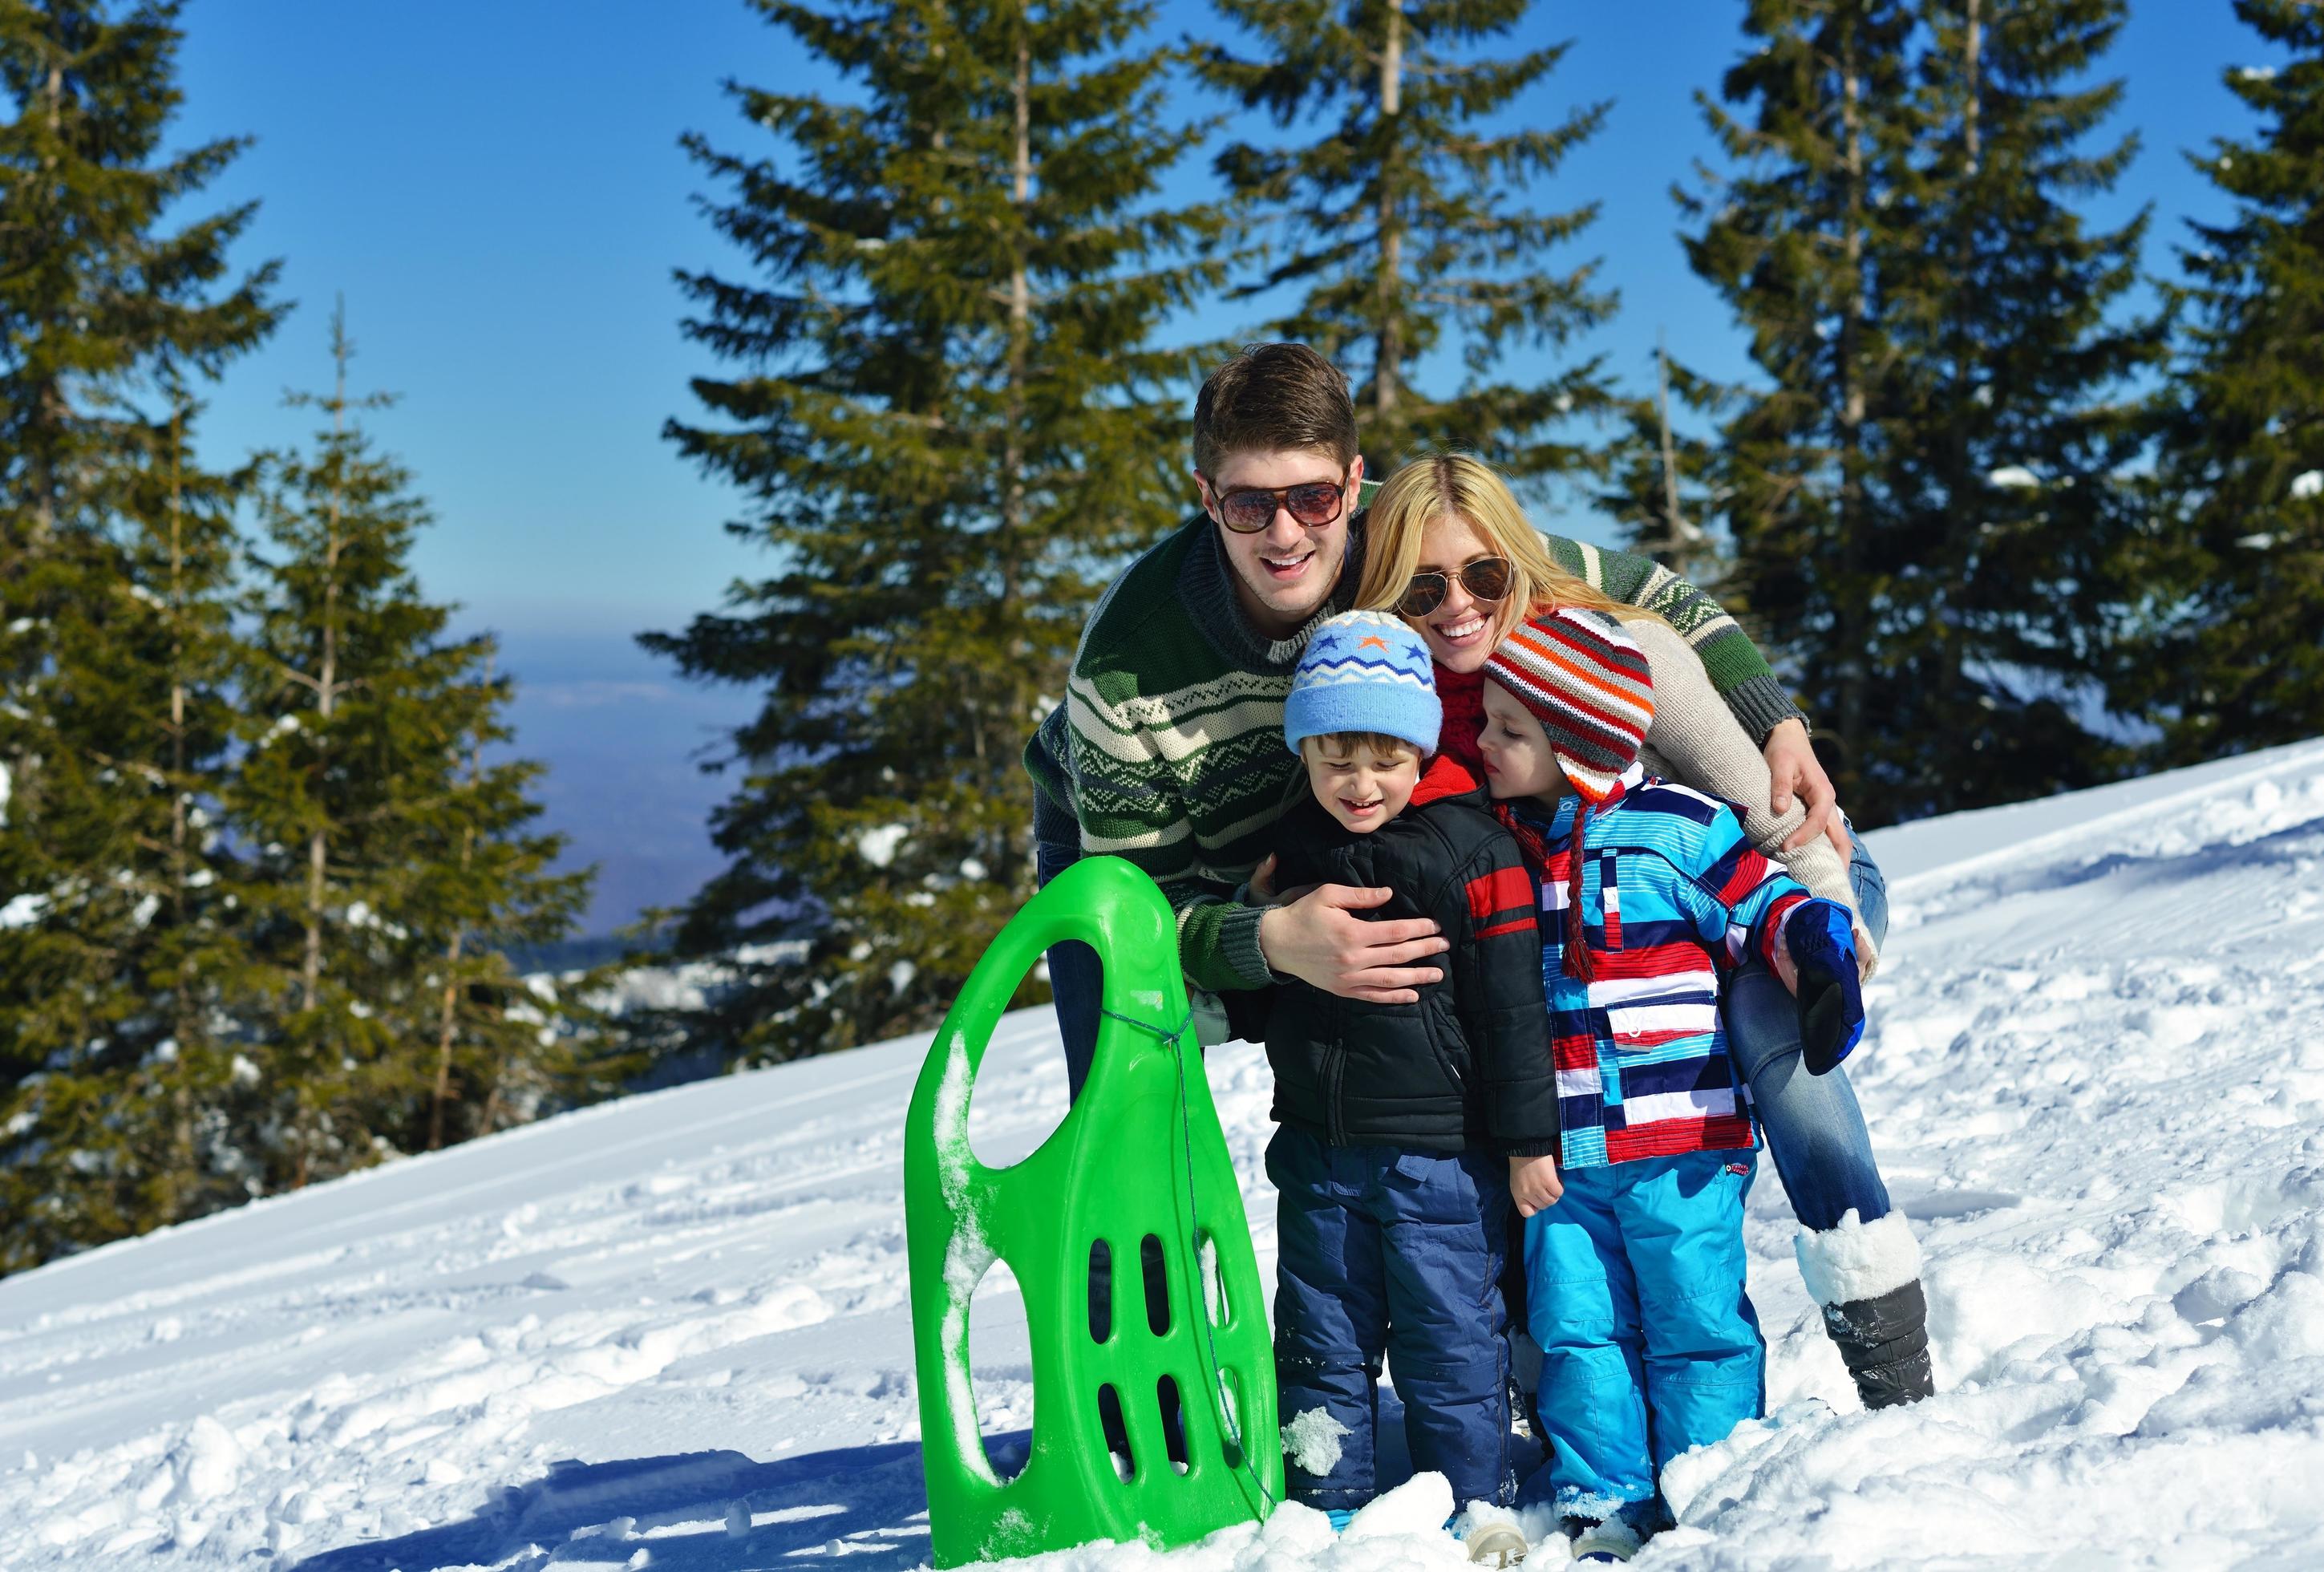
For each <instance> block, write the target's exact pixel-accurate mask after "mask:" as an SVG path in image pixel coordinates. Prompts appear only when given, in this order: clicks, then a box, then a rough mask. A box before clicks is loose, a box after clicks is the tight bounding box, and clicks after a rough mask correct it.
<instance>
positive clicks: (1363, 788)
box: [1299, 736, 1420, 835]
mask: <svg viewBox="0 0 2324 1572" xmlns="http://www.w3.org/2000/svg"><path fill="white" fill-rule="evenodd" d="M1299 757H1300V759H1301V760H1302V761H1303V762H1304V763H1305V764H1306V766H1307V788H1308V790H1309V791H1313V792H1314V793H1315V800H1316V801H1318V802H1320V803H1322V804H1323V809H1324V811H1325V812H1327V813H1329V814H1330V815H1331V816H1332V817H1333V818H1336V819H1338V820H1339V821H1340V822H1341V823H1342V824H1343V825H1345V826H1346V827H1347V828H1350V829H1351V830H1354V831H1355V832H1356V833H1357V834H1358V835H1369V834H1370V833H1371V832H1372V831H1373V830H1376V829H1378V828H1379V827H1380V826H1381V825H1384V824H1386V823H1387V822H1388V820H1389V819H1391V818H1395V817H1396V816H1397V814H1399V813H1402V812H1403V811H1404V810H1405V807H1406V804H1408V803H1410V802H1411V800H1412V789H1413V788H1414V787H1415V786H1417V785H1418V784H1419V783H1420V750H1419V749H1418V748H1416V747H1414V746H1413V745H1412V744H1410V743H1406V742H1397V743H1395V744H1392V745H1390V744H1386V743H1385V742H1384V741H1382V740H1376V739H1373V738H1370V737H1354V736H1322V737H1308V738H1306V739H1305V740H1304V741H1303V742H1301V743H1300V744H1299Z"/></svg>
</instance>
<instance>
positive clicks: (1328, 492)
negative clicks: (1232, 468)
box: [1212, 480, 1347, 535]
mask: <svg viewBox="0 0 2324 1572" xmlns="http://www.w3.org/2000/svg"><path fill="white" fill-rule="evenodd" d="M1212 495H1213V496H1214V497H1216V498H1217V499H1218V504H1219V522H1221V523H1222V524H1224V525H1225V526H1226V527H1227V528H1228V529H1230V530H1232V531H1233V532H1235V533H1236V534H1238V535H1256V534H1257V533H1259V531H1261V530H1263V529H1265V528H1267V526H1268V525H1269V524H1271V523H1273V522H1275V510H1276V509H1277V508H1282V509H1285V510H1286V511H1287V512H1289V513H1290V514H1291V516H1292V517H1293V518H1294V519H1296V520H1297V521H1298V522H1300V523H1301V524H1303V525H1305V526H1306V527H1307V528H1308V529H1311V530H1318V529H1321V528H1323V526H1324V525H1325V524H1328V523H1332V522H1335V521H1336V520H1337V519H1338V518H1339V516H1340V513H1341V512H1342V509H1343V508H1344V507H1345V506H1346V503H1347V490H1346V488H1345V487H1344V486H1342V485H1341V484H1340V483H1339V482H1338V481H1336V480H1310V481H1305V482H1303V483H1302V484H1300V485H1277V486H1272V487H1270V486H1264V485H1253V486H1246V487H1241V488H1239V489H1237V490H1234V491H1228V492H1222V491H1219V490H1217V489H1216V488H1215V487H1213V491H1212Z"/></svg>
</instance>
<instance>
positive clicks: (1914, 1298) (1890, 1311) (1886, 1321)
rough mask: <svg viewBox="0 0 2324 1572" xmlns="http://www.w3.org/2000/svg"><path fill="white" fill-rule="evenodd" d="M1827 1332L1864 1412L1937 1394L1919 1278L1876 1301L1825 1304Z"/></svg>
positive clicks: (1924, 1303) (1862, 1300)
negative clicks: (1846, 1370)
mask: <svg viewBox="0 0 2324 1572" xmlns="http://www.w3.org/2000/svg"><path fill="white" fill-rule="evenodd" d="M1823 1327H1824V1330H1825V1331H1827V1332H1829V1333H1831V1340H1832V1341H1833V1342H1834V1343H1837V1344H1838V1345H1840V1358H1841V1359H1842V1360H1843V1361H1845V1362H1846V1364H1847V1365H1848V1373H1849V1374H1850V1375H1852V1376H1854V1377H1855V1378H1856V1391H1857V1393H1858V1396H1860V1397H1862V1398H1863V1400H1864V1406H1865V1407H1866V1408H1867V1409H1886V1408H1894V1407H1895V1406H1896V1405H1897V1404H1898V1403H1908V1402H1918V1401H1920V1400H1921V1399H1923V1398H1924V1397H1928V1396H1930V1395H1932V1393H1934V1392H1936V1390H1937V1388H1936V1379H1935V1377H1934V1376H1933V1375H1932V1373H1931V1372H1930V1369H1929V1301H1928V1300H1927V1299H1926V1298H1924V1297H1923V1295H1922V1293H1921V1280H1920V1279H1918V1278H1914V1280H1913V1281H1910V1282H1908V1283H1906V1284H1905V1285H1904V1287H1902V1288H1895V1289H1891V1290H1888V1291H1887V1292H1886V1293H1885V1294H1881V1295H1879V1296H1878V1297H1877V1298H1875V1299H1851V1300H1850V1301H1849V1302H1848V1303H1847V1304H1844V1305H1826V1306H1824V1307H1823Z"/></svg>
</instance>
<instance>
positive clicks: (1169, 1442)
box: [1154, 1375, 1188, 1474]
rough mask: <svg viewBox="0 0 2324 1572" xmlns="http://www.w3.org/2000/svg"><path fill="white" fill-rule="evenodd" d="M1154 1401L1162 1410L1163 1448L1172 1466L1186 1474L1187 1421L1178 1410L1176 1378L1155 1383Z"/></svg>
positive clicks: (1163, 1379)
mask: <svg viewBox="0 0 2324 1572" xmlns="http://www.w3.org/2000/svg"><path fill="white" fill-rule="evenodd" d="M1154 1401H1155V1402H1156V1403H1157V1405H1158V1406H1159V1407H1160V1408H1161V1410H1162V1447H1163V1449H1164V1450H1165V1451H1166V1452H1167V1453H1168V1454H1169V1456H1170V1466H1171V1467H1172V1468H1173V1469H1175V1470H1176V1471H1177V1472H1178V1473H1180V1474H1184V1473H1185V1472H1186V1465H1187V1461H1188V1460H1187V1456H1186V1419H1185V1415H1184V1414H1182V1413H1181V1412H1180V1411H1179V1410H1178V1382H1177V1378H1176V1377H1175V1376H1168V1375H1166V1376H1164V1377H1163V1378H1162V1379H1161V1380H1160V1381H1157V1382H1155V1383H1154Z"/></svg>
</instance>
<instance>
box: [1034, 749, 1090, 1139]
mask: <svg viewBox="0 0 2324 1572" xmlns="http://www.w3.org/2000/svg"><path fill="white" fill-rule="evenodd" d="M1081 855H1082V830H1081V826H1080V825H1078V824H1076V823H1075V822H1074V816H1073V815H1072V814H1070V813H1067V812H1066V811H1065V809H1062V808H1059V807H1057V806H1056V805H1055V804H1053V803H1052V802H1051V801H1050V800H1048V799H1047V797H1045V796H1043V795H1042V794H1041V793H1040V791H1038V790H1036V791H1034V793H1033V882H1034V883H1035V884H1036V885H1037V886H1046V885H1047V883H1048V882H1049V881H1050V880H1052V879H1054V878H1056V876H1057V875H1058V874H1062V873H1064V872H1065V870H1066V869H1067V868H1070V867H1072V866H1073V865H1074V864H1075V863H1077V862H1079V861H1080V860H1081ZM1104 980H1105V968H1104V967H1103V966H1102V965H1100V964H1099V961H1098V958H1097V951H1095V950H1093V949H1092V948H1090V947H1089V946H1087V945H1085V944H1083V943H1080V942H1079V941H1077V940H1070V939H1069V940H1067V941H1066V942H1065V943H1064V944H1056V945H1051V946H1050V947H1049V992H1050V994H1053V995H1054V996H1055V998H1056V1008H1057V1031H1058V1034H1059V1035H1060V1036H1062V1037H1063V1038H1064V1039H1065V1092H1066V1095H1067V1096H1069V1097H1071V1098H1072V1099H1073V1100H1074V1102H1079V1101H1081V1096H1082V1083H1083V1082H1084V1081H1086V1080H1088V1079H1089V1072H1090V1060H1091V1059H1093V1058H1095V1057H1096V1054H1097V1022H1098V1007H1099V1001H1100V1000H1101V999H1102V997H1103V986H1104Z"/></svg>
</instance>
